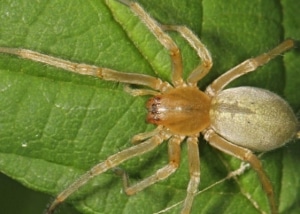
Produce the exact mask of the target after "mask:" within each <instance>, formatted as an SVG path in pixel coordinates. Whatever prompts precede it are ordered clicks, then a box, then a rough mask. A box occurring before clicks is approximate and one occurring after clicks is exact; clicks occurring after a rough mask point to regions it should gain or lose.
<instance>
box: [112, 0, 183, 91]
mask: <svg viewBox="0 0 300 214" xmlns="http://www.w3.org/2000/svg"><path fill="white" fill-rule="evenodd" d="M107 1H110V0H107ZM118 1H119V2H121V3H123V4H125V5H127V6H129V7H130V8H131V10H132V11H133V12H134V13H135V14H136V15H137V16H139V18H140V19H141V20H142V21H143V22H144V23H145V24H146V26H147V27H148V29H149V30H150V31H151V32H152V33H153V35H154V36H155V37H156V38H157V40H158V41H159V42H160V43H161V44H162V45H163V46H164V47H165V48H166V49H167V50H169V54H170V57H171V63H172V83H173V85H174V86H175V87H178V86H182V85H183V84H184V82H183V79H182V70H183V68H182V58H181V54H180V50H179V48H178V47H177V45H176V44H175V42H174V41H173V40H172V38H171V37H170V36H169V35H168V34H166V33H165V32H164V31H163V29H162V28H161V27H160V26H161V25H160V24H159V23H157V22H156V21H155V20H154V19H153V18H152V17H150V16H149V15H148V14H147V13H146V11H145V10H144V9H143V8H142V7H141V6H140V5H139V4H138V3H136V2H132V1H129V0H118Z"/></svg>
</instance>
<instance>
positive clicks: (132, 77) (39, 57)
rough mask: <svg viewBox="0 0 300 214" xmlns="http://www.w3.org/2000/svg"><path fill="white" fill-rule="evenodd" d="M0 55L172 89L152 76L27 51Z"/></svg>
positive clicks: (3, 50)
mask: <svg viewBox="0 0 300 214" xmlns="http://www.w3.org/2000/svg"><path fill="white" fill-rule="evenodd" d="M0 53H7V54H12V55H17V56H19V57H22V58H25V59H30V60H33V61H36V62H41V63H45V64H47V65H52V66H54V67H57V68H62V69H64V70H67V71H71V72H74V73H78V74H83V75H90V76H96V77H98V78H100V79H104V80H109V81H115V82H122V83H128V84H136V85H143V86H147V87H149V88H152V89H154V90H158V91H163V90H166V88H169V87H170V85H169V83H167V82H163V81H162V80H161V79H159V78H155V77H152V76H148V75H144V74H136V73H124V72H119V71H115V70H112V69H109V68H100V67H97V66H94V65H87V64H83V63H76V62H71V61H68V60H63V59H60V58H56V57H52V56H48V55H45V54H42V53H38V52H35V51H31V50H27V49H21V48H20V49H19V48H5V47H0Z"/></svg>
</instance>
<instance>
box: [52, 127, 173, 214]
mask: <svg viewBox="0 0 300 214" xmlns="http://www.w3.org/2000/svg"><path fill="white" fill-rule="evenodd" d="M168 138H169V136H168V135H166V134H165V133H162V132H161V133H158V134H157V135H155V136H153V137H151V138H149V139H148V140H146V141H144V142H142V143H140V144H137V145H135V146H132V147H130V148H128V149H125V150H123V151H120V152H118V153H116V154H114V155H111V156H109V157H108V158H107V159H106V160H105V161H103V162H101V163H99V164H97V165H96V166H94V167H93V168H91V169H90V170H89V171H87V172H86V173H85V174H83V175H82V176H81V177H79V179H77V180H76V181H75V182H74V183H72V184H71V185H70V186H68V187H67V188H66V189H65V190H63V191H62V192H61V193H60V194H58V196H56V198H55V200H54V201H53V202H52V203H51V204H50V206H49V208H48V209H47V210H46V214H51V213H53V212H54V210H55V208H56V207H57V206H58V205H59V204H61V203H62V202H64V201H65V200H66V199H67V198H68V197H69V196H70V195H72V194H73V193H74V192H75V191H76V190H78V189H79V188H80V187H81V186H83V185H84V184H85V183H87V182H88V181H90V180H91V179H92V178H93V177H95V176H97V175H99V174H101V173H103V172H105V171H107V170H109V169H112V168H114V167H116V166H118V165H120V164H121V163H123V162H124V161H126V160H128V159H131V158H133V157H136V156H139V155H142V154H144V153H146V152H149V151H151V150H153V149H154V148H156V147H157V146H158V145H160V144H161V143H162V142H163V141H164V140H166V139H168Z"/></svg>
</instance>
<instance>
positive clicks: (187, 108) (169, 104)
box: [147, 87, 211, 135]
mask: <svg viewBox="0 0 300 214" xmlns="http://www.w3.org/2000/svg"><path fill="white" fill-rule="evenodd" d="M210 103H211V99H210V98H209V96H207V95H206V94H205V93H203V92H202V91H200V90H199V89H198V88H196V87H181V88H175V89H171V90H170V91H168V92H166V93H164V94H160V95H157V96H155V97H152V98H150V99H149V101H148V102H147V109H148V116H147V121H148V122H149V123H153V124H156V125H163V126H165V127H166V128H168V129H169V130H170V131H172V132H173V133H174V134H179V135H194V134H198V133H199V132H200V131H202V130H203V129H205V128H206V127H208V126H209V124H210V121H209V109H210Z"/></svg>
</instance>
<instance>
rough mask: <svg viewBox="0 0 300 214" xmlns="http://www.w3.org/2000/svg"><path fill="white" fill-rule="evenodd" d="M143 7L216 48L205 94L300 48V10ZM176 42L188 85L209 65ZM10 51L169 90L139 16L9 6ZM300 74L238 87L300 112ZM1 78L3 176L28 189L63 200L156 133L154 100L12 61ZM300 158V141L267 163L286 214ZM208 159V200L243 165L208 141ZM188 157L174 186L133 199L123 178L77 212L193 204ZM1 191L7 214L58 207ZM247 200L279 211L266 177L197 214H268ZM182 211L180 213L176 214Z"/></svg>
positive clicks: (187, 4) (0, 11)
mask: <svg viewBox="0 0 300 214" xmlns="http://www.w3.org/2000/svg"><path fill="white" fill-rule="evenodd" d="M138 2H140V3H141V4H142V5H143V7H144V8H145V9H146V11H148V12H149V13H150V14H151V15H152V16H153V17H155V18H156V19H157V20H159V21H160V22H162V23H164V24H182V25H186V26H188V27H189V28H190V29H192V30H193V31H194V32H195V33H196V34H197V35H198V36H199V37H200V38H201V40H202V41H203V42H204V43H205V44H206V45H207V47H208V49H209V50H210V51H211V53H212V56H213V59H214V68H213V69H212V72H211V73H210V74H209V75H208V76H207V77H206V78H205V79H204V80H203V81H201V83H200V84H199V87H200V88H202V89H204V88H205V86H207V85H208V84H209V83H210V82H211V81H212V80H213V79H214V78H216V77H217V76H219V75H220V74H221V73H223V72H225V71H226V70H227V69H229V68H231V67H232V66H234V65H236V64H238V63H239V62H241V61H243V60H245V59H247V58H249V57H252V56H256V55H258V54H260V53H262V52H265V51H267V50H268V49H270V48H272V47H274V46H275V45H277V44H278V43H280V42H281V41H282V40H283V39H284V38H294V39H296V40H299V39H300V20H299V19H298V18H297V16H296V15H295V14H298V13H299V8H300V5H297V4H300V3H297V2H296V3H295V2H294V1H293V2H292V1H291V0H284V1H279V0H274V1H257V0H253V1H243V2H241V1H237V0H230V1H221V0H214V1H205V0H203V1H200V0H187V1H181V0H171V1H166V0H165V1H161V0H160V1H159V0H152V1H146V0H141V1H138ZM170 34H171V35H172V37H173V38H174V39H175V40H176V42H177V43H178V44H179V46H180V48H181V49H182V52H183V57H184V66H185V67H184V68H185V76H187V75H188V73H189V72H190V71H191V70H192V69H193V67H195V66H196V65H197V64H198V59H197V57H196V55H195V53H194V52H193V51H192V50H191V48H190V47H189V46H188V45H187V44H186V43H185V42H184V40H183V39H182V38H180V37H179V36H178V35H177V34H176V33H170ZM0 45H1V46H7V47H22V48H28V49H31V50H35V51H39V52H42V53H46V54H51V55H53V56H58V57H60V58H64V59H68V60H72V61H77V62H84V63H89V64H95V65H98V66H101V67H109V68H113V69H116V70H120V71H124V72H126V71H130V72H137V73H145V74H150V75H153V76H159V77H161V78H162V79H164V80H169V79H170V76H169V73H170V62H169V58H168V54H167V51H166V50H164V49H162V48H161V46H160V45H159V44H158V43H157V41H156V40H155V39H154V38H153V36H152V35H151V34H149V33H148V32H147V30H146V28H145V27H144V26H143V24H142V23H140V22H139V20H138V19H137V17H135V16H134V15H132V13H131V12H130V11H129V10H128V8H126V7H124V6H123V5H120V4H118V3H115V2H114V1H110V3H109V4H106V3H105V1H103V0H89V1H83V0H76V1H72V2H70V1H56V0H53V1H35V0H30V1H23V0H4V1H1V3H0ZM299 64H300V60H299V51H298V50H297V49H296V50H293V51H291V52H289V53H287V54H285V55H284V57H277V58H276V59H275V60H273V61H272V62H270V63H269V64H268V65H266V66H264V67H263V68H260V69H258V71H257V72H255V73H253V74H249V75H247V76H244V77H242V78H240V79H239V80H237V81H235V82H234V83H233V84H232V86H238V85H251V86H257V87H262V88H266V89H269V90H271V91H274V92H275V93H277V94H279V95H281V96H282V97H284V98H285V99H286V100H287V101H288V102H289V103H290V104H291V106H292V107H293V109H294V110H295V112H297V111H299V108H300V102H299V96H300V94H299V93H300V92H299V90H298V88H299V85H300V78H299V75H298V73H299V66H300V65H299ZM0 76H1V78H0V170H1V172H2V173H4V174H5V175H7V176H9V177H10V178H12V179H14V180H16V181H18V182H19V183H21V184H22V185H24V186H26V187H27V188H29V189H33V190H36V191H38V192H44V193H47V194H49V195H56V194H57V193H58V192H60V191H61V190H62V189H64V188H65V187H67V186H68V185H69V184H70V183H72V181H74V180H75V179H76V178H77V177H78V176H79V175H80V174H82V173H83V172H85V171H86V170H87V169H89V168H90V167H91V166H93V165H95V164H96V163H98V162H99V161H103V160H104V159H105V158H106V157H107V156H109V155H111V154H114V153H116V152H118V151H120V150H122V149H124V148H127V147H129V146H131V145H130V138H131V137H132V136H133V135H134V134H137V133H139V132H143V131H146V130H151V129H153V126H151V125H147V124H146V123H145V119H144V118H145V114H146V111H145V108H144V103H145V101H146V100H147V98H146V97H131V96H130V95H128V94H126V93H125V92H124V91H123V85H122V84H118V83H112V82H106V81H101V80H98V79H96V78H92V77H85V76H80V75H76V74H70V73H68V72H64V71H62V70H60V69H56V68H52V67H49V66H45V65H41V64H39V63H35V62H31V61H28V60H23V59H19V58H16V57H14V56H8V55H4V54H1V55H0ZM299 147H300V146H299V141H298V142H296V141H295V142H292V143H290V144H288V145H287V146H285V147H284V148H281V149H278V150H276V151H272V152H269V153H267V154H265V155H264V156H263V157H262V158H261V159H262V162H263V165H264V167H265V169H266V171H267V173H268V175H269V177H270V178H271V180H272V183H273V185H274V186H275V190H276V194H277V196H278V200H279V209H280V211H281V212H282V213H296V212H297V211H299V209H300V204H299V201H300V200H299V198H300V196H299V192H300V181H299V177H300V169H299V167H298V165H297V163H299V161H300V160H299V155H298V154H297V151H299V149H300V148H299ZM200 149H201V186H200V189H203V188H205V187H207V186H209V185H211V184H213V183H215V182H217V181H218V180H220V179H222V178H224V177H225V176H226V175H227V173H228V172H229V171H231V170H232V169H234V168H237V167H238V165H239V162H238V161H237V160H235V159H234V158H230V157H228V156H225V155H223V154H221V153H219V152H217V151H215V150H214V149H212V148H211V147H210V146H209V145H208V144H207V143H205V142H204V141H201V142H200ZM185 151H186V148H185V145H184V146H183V153H182V164H181V168H180V169H179V170H178V172H176V173H175V175H173V176H171V177H170V178H169V179H167V180H166V181H164V182H160V183H158V184H155V185H153V186H152V187H150V188H148V189H146V190H144V191H142V192H140V193H139V194H137V195H135V196H132V197H128V196H126V195H125V194H124V193H122V191H121V182H120V180H119V178H118V177H116V176H115V175H114V174H113V173H111V172H107V173H104V174H103V175H101V176H99V177H97V178H96V179H93V180H92V181H91V182H90V183H89V184H88V185H87V186H85V187H84V188H82V189H81V190H80V191H78V192H77V193H76V194H74V196H72V198H71V199H70V200H68V203H70V204H72V206H75V207H76V209H78V210H79V211H80V212H81V213H154V212H157V211H159V210H161V209H164V208H166V207H168V206H170V205H172V204H174V203H176V202H178V201H181V200H183V199H184V197H185V189H186V185H187V182H188V179H189V178H188V172H187V160H186V155H185ZM166 163H167V152H166V145H163V146H161V147H160V148H158V149H157V150H155V151H154V152H152V153H150V154H147V155H144V156H142V157H138V158H135V159H134V160H131V161H128V162H127V163H126V164H124V165H122V168H124V169H126V170H127V171H128V173H129V174H130V176H131V178H132V181H133V182H136V181H138V180H140V179H142V178H144V177H146V176H147V175H150V174H151V173H153V172H154V171H155V170H156V169H158V168H159V167H161V166H163V165H164V164H166ZM1 179H2V180H1V185H0V188H1V189H0V191H1V200H0V203H1V204H0V205H1V210H3V212H5V213H41V212H42V211H43V209H44V207H45V206H46V204H47V203H48V202H49V201H50V199H48V196H44V197H43V198H41V196H40V195H35V194H37V193H31V192H30V191H29V190H27V189H24V188H23V186H20V185H19V184H15V185H14V184H11V183H9V182H10V181H9V180H8V178H7V177H3V178H1ZM243 192H246V193H249V195H250V196H251V198H252V199H253V200H255V201H256V202H257V203H258V205H259V207H260V208H261V209H262V210H264V211H266V212H267V211H268V205H267V201H266V198H265V195H264V194H263V192H262V191H261V189H260V184H259V182H258V180H257V178H256V175H255V173H254V172H253V171H252V170H249V171H247V172H246V173H245V174H244V175H242V176H241V177H239V178H238V179H237V180H231V181H226V182H223V183H221V185H218V186H216V187H214V188H211V189H209V190H208V191H205V192H203V193H201V194H199V195H198V196H197V197H196V200H195V202H194V206H193V213H216V212H218V213H220V210H221V211H222V212H223V213H241V211H242V212H243V213H259V211H258V210H257V209H256V208H255V207H254V206H253V204H252V203H250V202H249V200H248V199H247V198H246V197H245V195H243V194H242V193H243ZM34 197H35V198H34ZM37 198H38V199H39V200H41V202H40V203H38V202H37ZM12 199H13V200H12ZM16 205H18V206H16ZM66 206H67V205H66V204H64V205H63V206H61V208H60V209H61V213H67V212H70V213H74V212H75V211H74V210H71V211H70V210H64V209H65V208H66ZM145 208H146V209H145ZM179 210H180V206H177V207H175V208H174V209H171V210H170V211H169V212H168V213H178V212H179Z"/></svg>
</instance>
